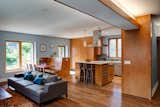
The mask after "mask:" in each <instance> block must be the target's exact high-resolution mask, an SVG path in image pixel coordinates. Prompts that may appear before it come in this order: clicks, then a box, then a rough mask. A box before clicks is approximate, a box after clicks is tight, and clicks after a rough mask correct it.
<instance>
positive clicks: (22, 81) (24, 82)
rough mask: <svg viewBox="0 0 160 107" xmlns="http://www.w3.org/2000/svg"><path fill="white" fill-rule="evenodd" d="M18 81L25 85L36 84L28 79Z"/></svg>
mask: <svg viewBox="0 0 160 107" xmlns="http://www.w3.org/2000/svg"><path fill="white" fill-rule="evenodd" d="M16 83H17V84H19V85H20V86H23V87H25V86H28V85H32V84H34V83H33V82H31V81H28V80H21V81H16Z"/></svg>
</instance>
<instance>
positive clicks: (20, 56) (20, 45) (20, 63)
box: [5, 40, 34, 73]
mask: <svg viewBox="0 0 160 107" xmlns="http://www.w3.org/2000/svg"><path fill="white" fill-rule="evenodd" d="M7 42H16V43H18V45H19V68H18V69H12V70H7V63H6V54H7V53H6V43H7ZM22 42H28V41H18V40H5V72H6V73H14V72H20V71H22V70H23V69H22V68H23V66H22ZM28 43H32V42H28ZM32 44H33V62H34V43H32Z"/></svg>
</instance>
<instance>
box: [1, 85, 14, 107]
mask: <svg viewBox="0 0 160 107" xmlns="http://www.w3.org/2000/svg"><path fill="white" fill-rule="evenodd" d="M11 97H12V95H11V94H9V93H8V92H7V91H6V90H5V89H3V88H1V87H0V101H2V102H3V105H4V107H7V106H8V99H10V98H11Z"/></svg>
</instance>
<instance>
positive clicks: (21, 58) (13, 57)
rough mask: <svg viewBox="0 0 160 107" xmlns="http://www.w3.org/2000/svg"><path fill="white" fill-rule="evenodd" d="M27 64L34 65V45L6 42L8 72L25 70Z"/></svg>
mask: <svg viewBox="0 0 160 107" xmlns="http://www.w3.org/2000/svg"><path fill="white" fill-rule="evenodd" d="M20 47H21V49H20ZM20 62H21V63H20ZM26 63H33V44H32V43H28V42H6V70H7V71H10V72H11V70H17V69H23V68H24V66H25V64H26Z"/></svg>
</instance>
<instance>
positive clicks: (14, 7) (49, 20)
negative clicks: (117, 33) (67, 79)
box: [0, 0, 114, 38]
mask: <svg viewBox="0 0 160 107" xmlns="http://www.w3.org/2000/svg"><path fill="white" fill-rule="evenodd" d="M99 27H100V28H101V29H103V28H105V29H106V28H110V27H112V26H111V25H109V24H106V23H104V22H102V21H99V20H97V19H95V18H93V17H91V16H88V15H86V14H83V13H80V12H78V11H76V10H73V9H71V8H69V7H67V6H64V5H62V4H59V3H57V2H55V1H53V0H0V30H5V31H13V32H21V33H29V34H39V35H47V36H56V37H66V38H74V37H81V36H88V35H92V32H93V30H96V29H98V28H99ZM112 33H113V34H114V32H112Z"/></svg>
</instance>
